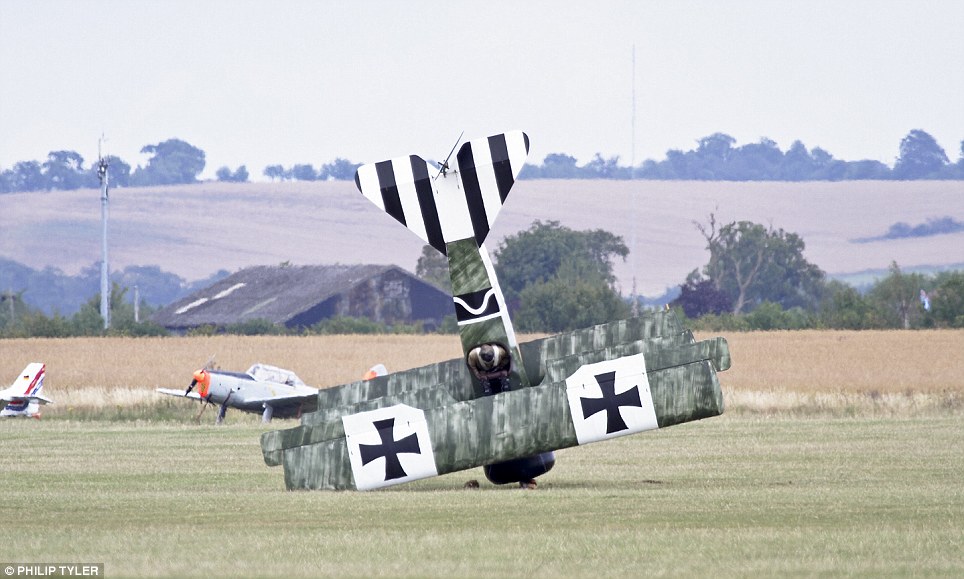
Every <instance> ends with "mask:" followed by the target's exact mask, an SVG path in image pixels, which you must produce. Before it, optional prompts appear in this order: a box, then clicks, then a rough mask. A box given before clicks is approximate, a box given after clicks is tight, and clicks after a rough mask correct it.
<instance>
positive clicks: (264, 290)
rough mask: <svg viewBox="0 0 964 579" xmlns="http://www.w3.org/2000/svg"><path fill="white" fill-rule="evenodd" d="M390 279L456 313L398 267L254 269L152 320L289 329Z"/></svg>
mask: <svg viewBox="0 0 964 579" xmlns="http://www.w3.org/2000/svg"><path fill="white" fill-rule="evenodd" d="M386 275H388V276H389V277H391V278H398V279H407V283H409V284H411V285H412V286H417V287H418V291H419V292H420V295H425V294H428V295H429V296H430V299H431V301H433V302H434V301H435V300H436V299H438V300H440V303H444V304H445V306H444V307H445V308H446V310H448V311H451V308H452V306H451V297H450V296H449V295H448V294H446V293H445V292H444V291H442V290H440V289H439V288H437V287H435V286H434V285H431V284H429V283H426V282H424V281H422V280H420V279H418V278H417V277H415V276H414V275H412V274H411V273H409V272H407V271H405V270H404V269H402V268H400V267H397V266H394V265H306V266H255V267H249V268H246V269H242V270H240V271H238V272H237V273H234V274H232V275H230V276H228V277H226V278H224V279H222V280H220V281H218V282H216V283H215V284H213V285H211V286H209V287H207V288H205V289H203V290H200V291H198V292H195V293H193V294H191V295H190V296H188V297H186V298H184V299H181V300H179V301H177V302H175V303H173V304H171V305H169V306H167V307H165V308H163V309H161V310H159V311H158V312H156V313H155V314H154V316H153V320H154V321H155V322H156V323H158V324H160V325H162V326H165V327H168V328H192V327H197V326H203V325H208V324H210V325H215V326H225V325H228V324H234V323H238V322H244V321H248V320H255V319H265V320H269V321H271V322H273V323H276V324H284V325H288V324H289V322H291V321H292V320H294V319H295V318H298V317H299V316H301V315H303V314H305V313H306V312H308V311H309V310H312V309H313V308H316V307H317V306H319V304H322V303H323V302H325V301H327V300H330V299H331V298H333V297H337V296H339V295H346V294H349V293H350V292H351V291H352V290H353V289H354V288H356V287H357V286H359V285H360V284H362V283H363V282H365V283H369V282H371V281H372V280H373V279H380V278H384V277H385V276H386ZM435 294H437V295H435ZM433 309H434V308H433ZM443 315H444V314H443Z"/></svg>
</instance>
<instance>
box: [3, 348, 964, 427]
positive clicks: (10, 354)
mask: <svg viewBox="0 0 964 579" xmlns="http://www.w3.org/2000/svg"><path fill="white" fill-rule="evenodd" d="M724 335H725V337H726V338H727V340H728V342H729V344H730V349H731V353H732V357H733V366H732V368H731V369H730V370H728V371H726V372H723V373H721V374H720V381H721V383H722V385H723V390H724V395H725V396H726V402H727V411H728V412H750V413H771V412H777V413H780V412H783V413H787V412H789V413H831V414H840V413H844V414H846V413H860V412H871V413H878V414H879V413H884V414H887V413H889V414H907V413H910V414H914V413H920V412H931V411H935V412H944V411H951V412H958V411H960V410H962V409H964V354H962V352H964V331H962V330H933V331H860V332H855V331H796V332H748V333H729V334H724ZM706 337H710V336H709V335H708V334H707V335H704V336H700V335H698V336H697V338H698V339H700V338H706ZM532 338H533V336H528V337H526V336H523V337H522V338H520V339H521V340H523V341H525V340H526V339H532ZM460 353H461V348H460V346H459V341H458V337H457V336H454V335H432V336H389V335H380V336H305V337H291V336H284V337H280V336H260V337H242V336H210V337H167V338H136V339H134V338H67V339H22V340H21V339H17V340H2V341H0V372H2V374H0V376H3V380H7V381H9V380H12V379H13V377H14V376H15V375H16V373H17V372H19V371H20V370H21V369H22V368H23V367H24V366H25V365H26V364H27V363H28V362H32V361H41V362H44V363H46V364H47V375H48V376H47V380H46V382H45V388H44V390H45V393H46V395H47V396H48V397H50V398H52V399H53V400H54V401H55V404H53V405H50V406H48V407H47V408H46V409H45V413H46V414H47V415H49V416H51V417H53V416H58V415H64V414H65V413H68V412H69V411H70V410H72V409H77V408H100V407H114V406H128V405H148V406H149V405H150V404H152V403H156V402H158V401H159V400H161V399H162V398H163V397H161V396H160V395H158V394H156V393H155V392H154V389H155V388H158V387H174V388H177V387H186V386H187V384H188V383H189V382H190V380H191V374H192V372H193V371H194V370H195V369H197V368H199V367H201V366H202V365H204V363H205V362H206V361H207V360H208V359H209V358H210V357H211V356H214V357H215V360H216V364H217V366H218V367H220V368H222V369H225V370H236V371H242V370H245V369H247V368H248V366H250V365H251V364H253V363H255V362H262V363H267V364H273V365H276V366H282V367H285V368H289V369H291V370H293V371H295V372H296V373H297V374H298V375H299V376H300V377H301V378H302V379H303V380H304V381H305V382H306V383H308V384H310V385H313V386H317V387H321V388H324V387H329V386H333V385H337V384H341V383H345V382H350V381H353V380H357V379H359V378H360V377H361V375H362V374H363V373H364V371H365V370H366V369H367V368H369V367H370V366H371V365H373V364H375V363H379V362H380V363H383V364H385V365H386V366H387V367H388V368H389V370H390V371H397V370H404V369H407V368H413V367H417V366H422V365H425V364H430V363H434V362H439V361H442V360H447V359H450V358H454V357H458V356H459V355H460ZM175 402H179V403H180V402H183V403H184V404H188V403H187V402H184V401H175Z"/></svg>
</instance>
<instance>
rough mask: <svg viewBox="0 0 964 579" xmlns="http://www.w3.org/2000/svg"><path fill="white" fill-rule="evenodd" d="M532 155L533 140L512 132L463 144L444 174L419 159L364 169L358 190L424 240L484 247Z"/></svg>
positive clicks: (441, 247)
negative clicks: (469, 241) (466, 242)
mask: <svg viewBox="0 0 964 579" xmlns="http://www.w3.org/2000/svg"><path fill="white" fill-rule="evenodd" d="M528 154H529V137H528V136H527V135H526V134H525V133H523V132H522V131H509V132H507V133H502V134H498V135H493V136H491V137H487V138H482V139H474V140H472V141H469V142H467V143H465V144H464V145H462V147H461V148H460V149H459V151H458V153H457V154H456V156H455V161H454V162H452V163H451V164H450V165H449V168H448V169H447V170H444V171H441V170H439V169H437V168H435V167H433V166H432V165H430V164H429V163H427V162H426V161H425V160H424V159H422V158H421V157H419V156H417V155H410V156H408V157H398V158H395V159H391V160H388V161H382V162H379V163H371V164H368V165H362V166H361V167H359V168H358V171H357V172H356V173H355V185H357V186H358V190H359V191H361V192H362V194H363V195H364V196H365V197H367V198H368V199H369V200H370V201H372V202H373V203H374V204H376V205H378V206H379V207H381V208H382V209H383V210H384V211H385V212H386V213H388V214H389V215H391V216H392V217H394V218H395V219H396V220H398V221H399V222H400V223H401V224H402V225H404V226H406V227H408V228H409V229H411V230H412V231H413V232H414V233H415V234H416V235H418V236H419V237H420V238H421V239H422V240H423V241H425V242H426V243H428V244H429V245H431V246H432V247H434V248H435V249H437V250H438V251H440V252H441V253H443V254H445V253H446V249H445V244H446V243H450V242H453V241H459V240H462V239H473V238H474V239H475V243H476V246H481V245H482V242H483V241H485V237H486V236H487V235H488V234H489V230H490V229H491V227H492V224H493V223H495V218H496V216H497V215H498V214H499V210H501V209H502V204H503V203H505V199H506V197H507V196H508V194H509V189H511V188H512V185H513V183H515V179H516V177H517V176H518V175H519V172H520V171H521V170H522V166H523V165H524V164H525V160H526V157H527V156H528Z"/></svg>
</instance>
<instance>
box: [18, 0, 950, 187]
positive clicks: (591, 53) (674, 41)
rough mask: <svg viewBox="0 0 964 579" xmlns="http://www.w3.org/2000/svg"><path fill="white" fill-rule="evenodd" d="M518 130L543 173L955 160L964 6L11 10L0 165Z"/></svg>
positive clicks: (60, 4) (262, 158) (270, 152)
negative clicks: (745, 152)
mask: <svg viewBox="0 0 964 579" xmlns="http://www.w3.org/2000/svg"><path fill="white" fill-rule="evenodd" d="M634 46H635V89H636V90H635V93H636V98H635V104H636V106H635V124H634V123H633V69H634V67H633V53H634ZM634 126H635V130H634ZM508 129H522V130H524V131H526V132H527V133H528V134H529V137H530V141H531V145H532V148H531V152H530V158H529V161H530V162H532V163H536V164H539V163H541V162H542V160H543V159H544V158H545V156H546V155H547V154H549V153H556V152H560V153H566V154H570V155H573V156H575V157H576V158H577V159H578V160H579V163H580V164H583V163H585V162H587V161H589V160H591V159H592V158H593V156H594V155H595V154H596V153H601V154H602V155H603V156H604V157H607V158H608V157H611V156H614V155H618V156H619V157H620V164H622V165H628V164H629V163H630V161H631V160H632V159H633V158H635V161H636V163H637V164H638V163H640V162H642V161H643V160H644V159H657V160H658V159H662V158H664V156H665V154H666V151H667V150H668V149H673V148H677V149H684V150H688V149H691V148H693V147H694V146H695V144H696V141H697V140H698V139H699V138H701V137H704V136H707V135H710V134H712V133H714V132H724V133H727V134H729V135H731V136H733V137H735V138H736V139H737V144H738V145H742V144H745V143H749V142H756V141H759V139H760V138H761V137H767V138H770V139H773V140H774V141H776V142H777V144H778V145H779V146H780V148H781V149H783V150H786V149H787V148H788V147H789V146H790V144H791V143H792V142H793V141H794V140H796V139H800V140H802V141H803V142H804V144H805V145H807V147H808V148H811V149H812V148H814V147H822V148H824V149H825V150H827V151H829V152H830V153H832V154H833V155H834V156H835V157H836V158H839V159H845V160H858V159H876V160H879V161H882V162H884V163H887V164H893V161H894V159H895V158H896V157H897V154H898V146H899V143H900V140H901V138H903V137H904V136H905V135H907V133H908V132H909V131H910V130H912V129H923V130H925V131H927V132H928V133H930V134H931V135H933V136H934V137H935V138H936V139H937V141H938V143H939V144H940V145H941V146H942V147H944V149H945V151H946V152H947V154H948V157H950V159H951V160H956V159H957V158H958V157H959V155H960V143H961V140H964V2H962V1H960V0H916V1H906V0H866V1H865V0H846V1H844V0H809V1H793V2H790V1H787V2H780V1H776V0H731V1H716V0H690V1H686V0H683V1H680V0H674V1H669V0H667V1H660V2H642V1H625V2H619V1H606V0H603V1H594V2H589V1H581V2H549V1H539V2H517V1H501V0H495V1H492V0H487V1H484V2H482V1H480V2H456V1H449V2H445V1H436V2H429V1H417V2H402V1H394V2H389V1H383V2H374V1H372V2H365V1H331V2H323V1H310V2H309V1H300V2H293V1H274V0H271V1H268V0H250V1H238V0H221V1H216V0H166V1H138V0H116V1H113V0H72V1H71V0H0V168H4V169H6V168H9V167H10V166H12V165H13V164H14V163H15V162H17V161H23V160H39V161H43V160H44V159H45V158H46V156H47V153H48V152H49V151H51V150H60V149H67V150H74V151H77V152H79V153H80V154H81V155H83V156H84V158H85V159H86V161H87V163H88V164H89V163H90V162H91V161H92V160H94V159H96V157H97V141H98V139H99V138H100V136H101V135H102V134H103V135H106V138H107V141H106V151H107V152H109V153H111V154H114V155H117V156H119V157H121V158H122V159H124V160H125V161H127V162H128V163H130V164H131V165H132V166H137V165H138V164H144V163H146V160H147V156H146V155H142V154H140V153H139V151H140V149H141V147H143V146H144V145H147V144H156V143H158V142H161V141H164V140H166V139H169V138H172V137H176V138H180V139H183V140H186V141H188V142H189V143H191V144H192V145H195V146H197V147H199V148H201V149H202V150H204V151H205V152H206V154H207V167H206V169H205V171H204V173H203V175H202V176H204V177H212V176H213V174H214V172H215V171H216V170H217V169H218V168H219V167H222V166H229V167H231V168H232V169H233V168H236V167H237V166H239V165H242V164H245V165H247V167H248V170H249V172H250V173H251V176H252V178H253V179H263V177H262V170H263V169H264V167H265V166H266V165H268V164H274V163H280V164H283V165H285V166H289V165H291V164H294V163H311V164H313V165H315V167H316V168H317V167H320V166H321V165H323V164H324V163H327V162H329V161H331V160H333V159H335V158H336V157H343V158H348V159H350V160H351V161H354V162H372V161H379V160H382V159H386V158H389V157H394V156H399V155H404V154H409V153H415V154H419V155H421V156H423V157H425V158H428V159H440V158H444V156H445V155H446V154H447V153H448V151H449V149H451V147H452V145H453V144H454V143H455V139H456V138H457V137H458V135H459V133H460V132H461V131H463V130H464V131H465V135H466V138H475V137H480V136H486V135H490V134H494V133H499V132H502V131H504V130H508ZM634 134H635V138H634ZM634 143H635V145H634Z"/></svg>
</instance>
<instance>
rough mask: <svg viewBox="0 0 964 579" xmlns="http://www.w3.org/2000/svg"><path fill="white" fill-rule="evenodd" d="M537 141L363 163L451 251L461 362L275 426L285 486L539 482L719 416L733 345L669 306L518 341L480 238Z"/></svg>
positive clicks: (421, 371) (357, 387) (373, 384)
mask: <svg viewBox="0 0 964 579" xmlns="http://www.w3.org/2000/svg"><path fill="white" fill-rule="evenodd" d="M528 151H529V138H528V137H527V136H526V134H525V133H523V132H521V131H512V132H507V133H504V134H499V135H494V136H491V137H488V138H482V139H476V140H472V141H469V142H466V143H465V144H463V145H462V147H461V148H459V150H458V152H457V153H456V155H455V159H453V160H451V162H450V161H449V160H448V159H447V160H446V162H445V163H444V164H440V166H439V167H435V166H432V165H431V164H429V163H427V162H426V161H424V160H423V159H421V158H420V157H418V156H415V155H411V156H408V157H400V158H395V159H391V160H388V161H383V162H379V163H374V164H370V165H363V166H362V167H359V169H358V172H357V173H356V175H355V183H356V184H357V186H358V189H359V190H360V191H361V192H362V194H363V195H364V196H365V197H367V198H368V199H370V200H371V201H372V202H374V203H375V204H376V205H378V206H379V207H381V208H382V209H384V211H385V212H386V213H388V214H389V215H391V216H392V217H394V218H395V219H396V220H398V221H399V222H401V223H402V224H403V225H405V226H406V227H408V228H409V229H410V230H412V231H413V232H414V233H415V234H417V235H418V236H419V237H421V238H422V239H423V240H424V241H425V242H427V243H428V244H430V245H431V246H432V247H434V248H435V249H436V250H438V251H440V252H441V253H442V254H444V255H446V256H447V258H448V264H449V275H450V278H451V281H452V294H453V301H454V303H455V314H456V319H457V320H458V327H459V335H460V339H461V343H462V350H463V355H462V357H460V358H457V359H454V360H449V361H447V362H440V363H438V364H432V365H429V366H424V367H421V368H415V369H412V370H406V371H401V372H395V373H392V374H388V375H386V376H381V377H377V378H375V379H373V380H370V381H359V382H354V383H351V384H345V385H342V386H337V387H333V388H329V389H324V390H321V391H319V393H318V396H317V410H316V411H314V412H311V413H307V414H305V415H303V416H302V418H301V425H300V426H298V427H295V428H291V429H287V430H278V431H271V432H265V433H264V434H263V435H262V437H261V447H262V451H263V453H264V459H265V462H266V463H267V464H268V465H272V466H276V465H283V466H284V475H285V484H286V486H287V488H289V489H358V490H368V489H376V488H380V487H385V486H389V485H395V484H399V483H403V482H408V481H413V480H418V479H423V478H426V477H431V476H436V475H440V474H445V473H449V472H454V471H460V470H464V469H469V468H473V467H479V466H482V467H484V472H485V475H486V477H487V478H488V479H489V480H490V481H492V482H493V483H496V484H505V483H519V484H520V485H522V486H526V487H532V486H534V480H533V479H535V478H536V477H538V476H540V475H542V474H545V473H546V472H548V471H549V469H551V468H552V467H553V464H554V463H555V457H554V455H553V451H554V450H557V449H560V448H565V447H570V446H575V445H578V444H588V443H590V442H597V441H602V440H608V439H610V438H615V437H618V436H623V435H626V434H633V433H636V432H642V431H644V430H652V429H655V428H665V427H667V426H671V425H674V424H679V423H682V422H688V421H692V420H699V419H701V418H707V417H711V416H716V415H719V414H720V413H722V412H723V395H722V392H721V391H720V383H719V381H718V379H717V371H720V370H726V369H727V368H728V367H729V365H730V355H729V350H728V348H727V344H726V341H725V340H724V339H723V338H715V339H711V340H706V341H702V342H696V341H695V340H694V338H693V335H692V334H691V333H690V332H689V331H686V330H684V329H683V328H682V326H681V325H680V324H679V322H678V321H677V319H676V317H675V316H674V315H673V313H672V312H671V311H658V312H649V313H646V314H644V315H641V316H640V317H635V318H631V319H627V320H622V321H617V322H612V323H608V324H602V325H599V326H594V327H591V328H586V329H584V330H577V331H575V332H570V333H566V334H560V335H556V336H551V337H548V338H544V339H540V340H535V341H531V342H525V343H521V344H520V343H518V342H517V341H516V336H515V333H514V332H513V329H512V323H511V320H510V319H509V315H508V311H507V309H506V304H505V300H504V299H503V296H502V292H501V290H500V288H499V284H498V280H497V279H496V276H495V271H494V269H493V266H492V262H491V261H490V259H489V255H488V252H487V251H486V249H485V246H484V244H483V242H484V241H485V238H486V235H487V234H488V233H489V230H490V228H491V227H492V224H493V223H494V221H495V218H496V216H497V215H498V213H499V211H500V210H501V209H502V206H503V204H504V203H505V200H506V196H507V195H508V193H509V189H510V188H511V187H512V185H513V183H514V182H515V179H516V176H517V175H518V174H519V171H520V170H521V169H522V166H523V163H524V162H525V159H526V156H527V154H528Z"/></svg>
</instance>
